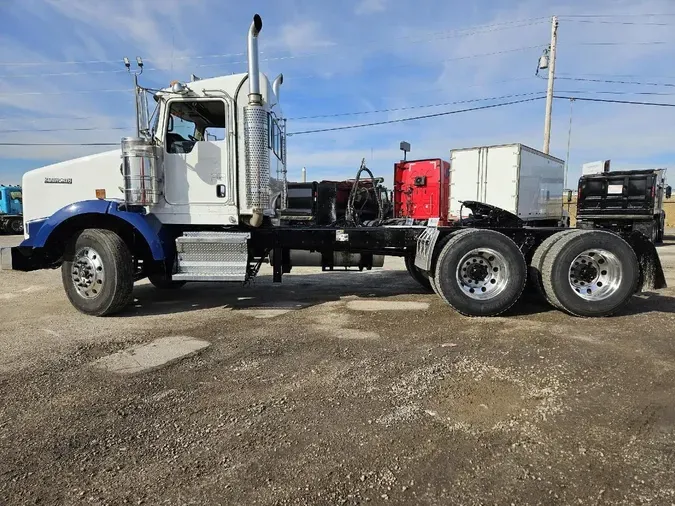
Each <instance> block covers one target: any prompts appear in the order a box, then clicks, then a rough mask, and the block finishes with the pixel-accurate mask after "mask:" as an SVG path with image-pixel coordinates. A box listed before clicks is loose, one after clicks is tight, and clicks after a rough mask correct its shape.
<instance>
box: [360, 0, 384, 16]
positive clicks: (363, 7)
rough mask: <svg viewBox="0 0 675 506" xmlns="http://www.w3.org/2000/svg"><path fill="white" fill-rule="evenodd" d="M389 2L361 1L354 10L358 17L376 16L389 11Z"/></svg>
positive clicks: (380, 0) (379, 0)
mask: <svg viewBox="0 0 675 506" xmlns="http://www.w3.org/2000/svg"><path fill="white" fill-rule="evenodd" d="M387 3H388V0H361V1H360V2H359V4H358V5H357V6H356V8H355V9H354V13H355V14H357V15H364V14H375V13H376V12H384V11H385V10H386V9H387Z"/></svg>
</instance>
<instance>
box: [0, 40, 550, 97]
mask: <svg viewBox="0 0 675 506" xmlns="http://www.w3.org/2000/svg"><path fill="white" fill-rule="evenodd" d="M540 47H541V45H536V46H526V47H519V48H514V49H506V50H503V51H494V52H491V53H479V54H472V55H466V56H459V57H454V58H445V59H442V60H434V61H428V62H420V63H403V64H400V65H388V66H387V67H386V68H401V67H410V66H416V65H428V64H433V63H436V62H447V61H459V60H467V59H472V58H481V57H485V56H495V55H500V54H506V53H513V52H518V51H526V50H528V49H538V48H540ZM310 56H325V54H324V53H312V54H305V55H291V56H280V57H276V58H265V59H261V60H260V61H262V62H265V61H281V60H293V59H296V58H306V57H310ZM340 58H347V56H341V57H340ZM239 63H247V61H245V60H242V61H238V62H221V63H207V64H203V65H196V66H195V67H196V68H205V67H221V66H223V65H235V64H239ZM369 68H370V69H372V68H373V67H369ZM375 68H378V67H375ZM144 70H145V72H153V71H162V69H157V68H149V69H148V68H146V69H144ZM124 72H126V70H100V71H92V72H89V71H82V72H61V73H48V74H22V75H11V74H8V75H3V76H0V78H3V79H8V78H31V77H55V76H76V75H90V74H105V73H124ZM314 77H317V76H316V75H306V76H300V77H296V78H295V80H298V79H309V78H314ZM104 91H111V92H112V91H129V90H104ZM68 93H73V92H56V93H42V92H22V93H0V95H5V96H7V95H43V94H44V95H46V94H57V95H63V94H68ZM75 93H85V92H75ZM86 93H96V91H87V92H86Z"/></svg>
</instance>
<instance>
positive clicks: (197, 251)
mask: <svg viewBox="0 0 675 506" xmlns="http://www.w3.org/2000/svg"><path fill="white" fill-rule="evenodd" d="M250 238H251V234H250V233H248V232H185V233H184V234H183V235H182V236H180V237H177V238H176V253H177V258H176V272H175V273H174V274H173V275H172V279H173V280H175V281H242V282H243V281H246V273H247V268H248V240H249V239H250Z"/></svg>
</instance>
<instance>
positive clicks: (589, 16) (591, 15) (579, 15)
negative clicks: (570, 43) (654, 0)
mask: <svg viewBox="0 0 675 506" xmlns="http://www.w3.org/2000/svg"><path fill="white" fill-rule="evenodd" d="M666 16H675V12H673V13H659V14H643V13H640V14H635V13H633V14H631V13H628V14H563V15H560V16H558V17H559V18H659V17H666Z"/></svg>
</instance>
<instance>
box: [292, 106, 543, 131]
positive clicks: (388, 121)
mask: <svg viewBox="0 0 675 506" xmlns="http://www.w3.org/2000/svg"><path fill="white" fill-rule="evenodd" d="M543 98H544V96H540V97H533V98H525V99H521V100H512V101H510V102H502V103H498V104H489V105H483V106H479V107H471V108H468V109H458V110H454V111H444V112H437V113H433V114H424V115H422V116H412V117H408V118H398V119H391V120H385V121H374V122H372V123H360V124H355V125H342V126H337V127H329V128H317V129H314V130H304V131H299V132H290V133H288V134H287V135H288V136H289V137H290V136H294V135H306V134H314V133H320V132H334V131H337V130H351V129H354V128H366V127H372V126H379V125H388V124H392V123H403V122H406V121H415V120H421V119H429V118H437V117H440V116H448V115H451V114H460V113H465V112H473V111H482V110H486V109H495V108H497V107H506V106H509V105H515V104H523V103H525V102H533V101H535V100H541V99H543Z"/></svg>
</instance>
